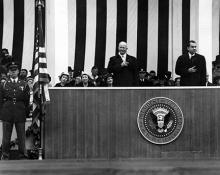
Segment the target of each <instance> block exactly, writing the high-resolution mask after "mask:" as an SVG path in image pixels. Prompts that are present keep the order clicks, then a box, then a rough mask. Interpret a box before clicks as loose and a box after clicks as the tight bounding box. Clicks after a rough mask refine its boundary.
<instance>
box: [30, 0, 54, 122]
mask: <svg viewBox="0 0 220 175" xmlns="http://www.w3.org/2000/svg"><path fill="white" fill-rule="evenodd" d="M36 2H37V3H36V4H37V8H36V9H37V11H36V13H37V20H36V34H35V35H36V38H35V42H36V43H35V47H36V48H35V54H34V60H33V70H34V71H33V76H34V86H33V97H34V98H33V123H36V121H37V119H39V117H41V116H42V115H44V113H45V111H44V108H45V102H47V101H50V97H49V92H48V83H49V77H48V72H47V61H46V52H45V43H44V42H45V41H44V34H43V33H44V32H43V21H42V16H43V7H44V3H43V2H42V1H41V0H37V1H36Z"/></svg>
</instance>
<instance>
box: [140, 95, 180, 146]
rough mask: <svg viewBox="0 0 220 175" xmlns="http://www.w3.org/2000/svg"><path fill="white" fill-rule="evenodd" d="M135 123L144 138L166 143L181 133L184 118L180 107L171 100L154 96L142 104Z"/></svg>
mask: <svg viewBox="0 0 220 175" xmlns="http://www.w3.org/2000/svg"><path fill="white" fill-rule="evenodd" d="M137 123H138V128H139V130H140V132H141V134H142V135H143V136H144V138H145V139H147V140H148V141H150V142H151V143H154V144H167V143H170V142H172V141H173V140H175V139H176V138H177V137H178V136H179V134H180V133H181V131H182V128H183V124H184V118H183V113H182V111H181V109H180V107H179V106H178V105H177V104H176V103H175V102H174V101H173V100H171V99H169V98H165V97H156V98H152V99H150V100H148V101H147V102H145V103H144V104H143V105H142V107H141V109H140V110H139V113H138V117H137Z"/></svg>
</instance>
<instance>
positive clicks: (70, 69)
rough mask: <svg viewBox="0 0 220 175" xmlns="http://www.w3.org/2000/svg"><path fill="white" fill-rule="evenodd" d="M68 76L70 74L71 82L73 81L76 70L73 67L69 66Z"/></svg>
mask: <svg viewBox="0 0 220 175" xmlns="http://www.w3.org/2000/svg"><path fill="white" fill-rule="evenodd" d="M68 74H69V81H70V82H71V81H72V80H73V75H74V70H73V69H72V67H71V66H68Z"/></svg>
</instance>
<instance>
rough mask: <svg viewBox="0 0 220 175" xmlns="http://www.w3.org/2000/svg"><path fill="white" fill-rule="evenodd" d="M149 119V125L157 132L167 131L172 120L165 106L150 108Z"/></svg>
mask: <svg viewBox="0 0 220 175" xmlns="http://www.w3.org/2000/svg"><path fill="white" fill-rule="evenodd" d="M151 119H152V120H150V121H149V123H150V124H149V125H150V126H151V128H152V129H156V130H157V131H158V132H159V133H162V132H165V133H166V132H167V129H169V128H171V126H172V124H173V120H171V119H170V112H169V110H167V109H165V108H161V107H158V108H155V109H153V110H152V113H151Z"/></svg>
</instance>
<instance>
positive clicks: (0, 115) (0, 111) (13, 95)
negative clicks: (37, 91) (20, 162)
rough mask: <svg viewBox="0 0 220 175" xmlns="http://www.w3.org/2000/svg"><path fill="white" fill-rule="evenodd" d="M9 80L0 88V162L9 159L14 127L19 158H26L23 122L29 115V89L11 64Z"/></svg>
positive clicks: (17, 70)
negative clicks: (0, 140)
mask: <svg viewBox="0 0 220 175" xmlns="http://www.w3.org/2000/svg"><path fill="white" fill-rule="evenodd" d="M7 68H8V74H9V78H8V80H6V81H5V83H4V84H2V85H1V86H0V120H2V124H3V140H2V156H1V159H2V160H8V159H9V153H10V141H11V134H12V129H13V125H15V128H16V132H17V137H18V145H19V158H21V159H23V158H26V157H27V153H26V148H25V121H26V117H27V116H28V113H29V110H28V109H29V108H28V106H29V87H28V85H27V83H26V82H25V81H23V80H20V79H19V78H18V75H19V65H18V64H17V63H15V62H11V63H10V64H9V65H8V67H7Z"/></svg>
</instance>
